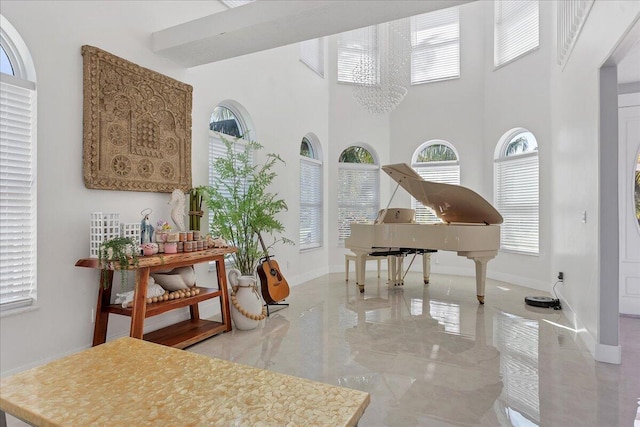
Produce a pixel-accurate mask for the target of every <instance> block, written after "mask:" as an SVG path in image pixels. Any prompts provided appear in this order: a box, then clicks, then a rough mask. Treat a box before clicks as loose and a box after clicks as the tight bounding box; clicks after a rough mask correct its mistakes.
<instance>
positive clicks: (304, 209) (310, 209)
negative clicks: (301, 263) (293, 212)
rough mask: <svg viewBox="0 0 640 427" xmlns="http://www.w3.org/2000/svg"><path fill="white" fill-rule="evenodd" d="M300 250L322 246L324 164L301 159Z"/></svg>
mask: <svg viewBox="0 0 640 427" xmlns="http://www.w3.org/2000/svg"><path fill="white" fill-rule="evenodd" d="M299 242H300V249H301V250H304V249H312V248H318V247H320V246H322V163H321V162H320V161H318V160H314V159H309V158H307V157H303V158H300V240H299Z"/></svg>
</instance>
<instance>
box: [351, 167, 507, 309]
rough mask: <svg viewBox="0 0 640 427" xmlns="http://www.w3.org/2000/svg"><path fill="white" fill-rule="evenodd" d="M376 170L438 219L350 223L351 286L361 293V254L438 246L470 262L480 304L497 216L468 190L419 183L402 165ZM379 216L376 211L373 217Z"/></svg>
mask: <svg viewBox="0 0 640 427" xmlns="http://www.w3.org/2000/svg"><path fill="white" fill-rule="evenodd" d="M382 170H384V171H385V172H386V173H387V174H388V175H389V176H390V177H391V178H392V179H393V180H395V181H396V182H397V183H398V185H399V186H401V187H402V188H404V189H405V190H406V191H407V192H409V194H411V195H412V196H413V197H414V198H415V199H416V200H418V201H419V202H420V203H422V204H423V205H425V206H427V207H429V208H431V209H432V210H433V212H434V213H435V214H436V215H437V216H438V218H440V219H441V220H442V221H443V222H442V223H440V224H416V223H412V222H409V223H381V222H379V221H376V223H375V224H351V235H350V236H349V237H348V238H347V239H346V240H345V247H346V248H349V249H351V251H353V253H355V255H356V284H357V286H358V288H359V290H360V292H364V286H365V264H366V259H367V256H369V255H372V254H373V255H378V256H381V255H384V254H399V253H400V254H401V253H411V252H413V253H416V252H418V253H425V254H428V253H429V252H433V251H436V250H443V251H452V252H457V254H458V255H459V256H463V257H466V258H469V259H472V260H473V261H474V263H475V267H476V296H477V298H478V302H479V303H480V304H484V288H485V281H486V277H487V263H488V262H489V261H490V260H492V259H493V258H495V256H496V255H497V253H498V249H499V247H500V224H502V215H500V213H499V212H498V211H497V210H496V209H495V208H494V207H493V206H492V205H491V204H490V203H489V202H488V201H486V200H485V199H484V198H483V197H482V196H480V195H479V194H478V193H476V192H474V191H473V190H470V189H469V188H466V187H463V186H460V185H451V184H442V183H437V182H431V181H425V180H424V179H422V177H421V176H420V175H418V173H417V172H415V171H414V170H413V169H412V168H411V167H410V166H409V165H407V164H405V163H400V164H394V165H387V166H383V167H382ZM396 190H397V187H396ZM394 194H395V192H394ZM384 216H385V215H384V214H383V215H379V218H381V217H382V218H384ZM425 260H426V262H424V263H423V268H424V269H425V272H424V276H425V283H427V282H428V268H429V261H428V255H426V256H425ZM394 270H395V268H394Z"/></svg>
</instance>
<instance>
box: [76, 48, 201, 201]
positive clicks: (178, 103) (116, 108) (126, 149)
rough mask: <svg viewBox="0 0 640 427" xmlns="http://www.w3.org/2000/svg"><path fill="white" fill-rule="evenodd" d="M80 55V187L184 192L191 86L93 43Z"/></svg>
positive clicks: (187, 180)
mask: <svg viewBox="0 0 640 427" xmlns="http://www.w3.org/2000/svg"><path fill="white" fill-rule="evenodd" d="M82 56H83V68H84V84H83V89H84V109H83V110H84V111H83V113H84V119H83V121H84V152H83V159H84V164H83V169H84V183H85V186H86V187H87V188H95V189H101V190H127V191H156V192H165V193H170V192H172V191H173V190H175V189H176V188H179V189H181V190H183V191H184V192H187V191H189V189H190V188H191V99H192V93H193V88H192V87H191V86H190V85H187V84H184V83H181V82H179V81H177V80H174V79H172V78H170V77H167V76H164V75H162V74H159V73H156V72H155V71H151V70H149V69H146V68H143V67H140V66H139V65H136V64H134V63H132V62H129V61H127V60H125V59H122V58H119V57H117V56H115V55H112V54H110V53H108V52H105V51H103V50H101V49H98V48H96V47H93V46H86V45H85V46H82Z"/></svg>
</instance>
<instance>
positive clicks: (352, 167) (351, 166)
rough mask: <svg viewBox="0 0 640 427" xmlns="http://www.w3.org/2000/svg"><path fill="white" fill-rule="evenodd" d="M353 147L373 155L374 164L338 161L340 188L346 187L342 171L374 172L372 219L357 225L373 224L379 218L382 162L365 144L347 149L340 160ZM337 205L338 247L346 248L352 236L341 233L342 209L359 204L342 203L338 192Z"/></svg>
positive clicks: (364, 220) (354, 145)
mask: <svg viewBox="0 0 640 427" xmlns="http://www.w3.org/2000/svg"><path fill="white" fill-rule="evenodd" d="M352 147H359V148H363V149H365V150H367V151H368V152H369V154H370V155H371V158H372V160H373V163H353V162H341V161H338V188H339V189H340V188H342V187H344V183H343V178H342V171H352V172H357V171H363V172H374V173H372V174H371V175H372V176H374V178H375V182H374V183H373V185H372V186H371V188H373V189H374V191H373V200H372V201H371V203H370V204H369V205H368V206H369V208H368V209H370V212H369V214H370V217H369V218H367V219H363V220H362V221H358V222H356V223H369V222H373V221H374V220H375V219H376V217H377V216H378V212H379V211H380V162H379V161H378V158H377V155H376V153H375V151H374V150H372V149H371V148H370V147H368V146H367V145H365V144H351V145H349V146H348V147H345V148H344V149H343V150H342V151H341V152H340V155H339V156H338V158H340V157H342V153H344V151H346V150H348V149H350V148H352ZM337 199H338V200H337V205H338V218H337V219H338V229H337V230H336V231H337V232H338V247H344V242H345V240H346V239H347V238H348V237H349V236H350V233H346V232H343V231H341V228H342V225H343V222H344V221H342V219H341V213H340V211H341V209H342V208H344V207H350V206H355V207H357V206H358V205H357V204H348V203H347V204H345V203H343V202H342V201H341V193H340V191H338V197H337ZM366 210H367V209H363V211H366ZM348 224H353V223H348Z"/></svg>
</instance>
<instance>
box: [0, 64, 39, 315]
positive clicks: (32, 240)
mask: <svg viewBox="0 0 640 427" xmlns="http://www.w3.org/2000/svg"><path fill="white" fill-rule="evenodd" d="M14 83H15V84H14ZM34 112H35V85H33V83H31V82H26V81H24V80H21V79H18V78H14V77H12V76H7V75H3V76H2V81H1V82H0V230H1V231H0V276H1V278H2V279H1V281H0V309H1V310H5V309H8V308H15V307H20V306H23V305H30V304H32V303H33V301H34V299H35V297H36V197H35V192H36V184H35V164H36V163H35V147H34V142H35V139H34Z"/></svg>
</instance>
